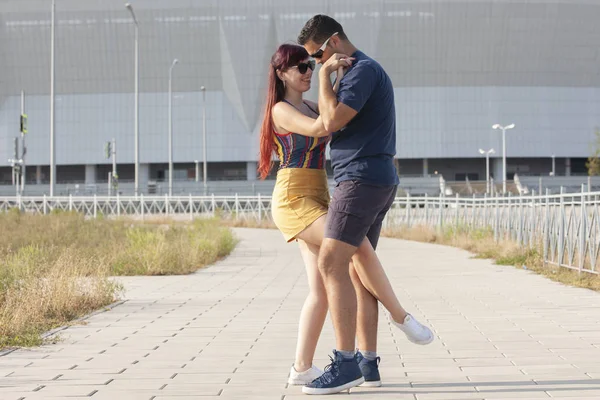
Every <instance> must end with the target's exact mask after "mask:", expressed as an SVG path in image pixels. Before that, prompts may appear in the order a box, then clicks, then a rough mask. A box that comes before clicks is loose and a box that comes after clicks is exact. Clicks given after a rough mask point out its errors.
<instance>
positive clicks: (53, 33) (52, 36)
mask: <svg viewBox="0 0 600 400" xmlns="http://www.w3.org/2000/svg"><path fill="white" fill-rule="evenodd" d="M55 40H56V1H55V0H52V26H51V30H50V197H53V196H54V186H55V184H56V158H55V156H56V151H55V150H56V149H55V137H54V127H55V122H56V121H55V118H54V117H55V104H54V102H55V88H54V83H55V82H54V81H55V56H54V43H55Z"/></svg>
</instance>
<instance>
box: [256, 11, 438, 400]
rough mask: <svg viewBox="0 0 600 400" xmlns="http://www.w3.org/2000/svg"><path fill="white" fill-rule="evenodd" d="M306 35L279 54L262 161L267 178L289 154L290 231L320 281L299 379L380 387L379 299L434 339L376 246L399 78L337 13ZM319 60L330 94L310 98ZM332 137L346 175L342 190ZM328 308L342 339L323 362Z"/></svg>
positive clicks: (281, 219) (285, 187) (415, 337)
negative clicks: (330, 180)
mask: <svg viewBox="0 0 600 400" xmlns="http://www.w3.org/2000/svg"><path fill="white" fill-rule="evenodd" d="M298 43H299V45H293V44H283V45H281V46H280V47H279V48H278V49H277V51H276V52H275V54H274V55H273V57H272V58H271V64H270V67H269V87H268V93H267V99H266V107H265V115H264V121H263V124H262V129H261V134H260V162H259V173H260V175H261V178H263V179H264V178H265V177H266V176H267V175H268V174H269V172H270V171H271V169H272V167H273V163H272V157H273V154H274V153H275V154H276V155H277V156H278V158H279V170H278V171H277V180H276V183H275V189H274V191H273V201H272V216H273V220H274V222H275V224H276V225H277V227H278V228H279V230H280V231H281V233H282V234H283V236H284V237H285V239H286V240H287V241H288V242H291V241H297V242H298V245H299V247H300V253H301V255H302V258H303V260H304V263H305V266H306V273H307V276H308V283H309V288H310V291H309V294H308V296H307V298H306V300H305V302H304V306H303V308H302V311H301V314H300V322H299V328H298V342H297V348H296V359H295V362H294V365H293V366H292V369H291V371H290V376H289V383H290V384H293V385H304V387H303V388H302V391H303V392H304V393H306V394H316V395H318V394H333V393H339V392H341V391H344V390H349V389H350V388H352V387H355V386H359V385H362V386H371V387H377V386H381V378H380V374H379V361H380V358H379V357H378V356H377V324H378V302H381V304H382V305H383V306H384V307H385V308H386V309H387V310H388V312H389V313H390V319H391V321H392V324H393V325H394V326H396V327H397V328H398V329H400V330H401V331H403V332H404V333H405V334H406V336H407V338H408V340H410V341H411V342H413V343H416V344H420V345H425V344H429V343H431V342H432V341H433V339H434V335H433V333H432V331H431V330H430V329H429V328H428V327H426V326H424V325H422V324H421V323H419V321H417V320H416V319H415V318H414V317H413V316H412V315H410V314H409V313H407V312H406V311H405V310H404V308H403V307H402V305H401V304H400V302H399V301H398V299H397V297H396V295H395V293H394V290H393V288H392V286H391V284H390V282H389V280H388V278H387V275H386V274H385V271H384V270H383V267H382V265H381V263H380V261H379V259H378V258H377V255H376V253H375V249H376V248H377V242H378V239H379V235H380V232H381V227H382V222H383V219H384V217H385V215H386V213H387V212H388V210H389V209H390V207H391V205H392V203H393V201H394V198H395V196H396V188H397V185H398V183H399V182H398V175H397V172H396V168H395V165H394V155H395V154H396V123H395V119H396V115H395V108H394V89H393V86H392V82H391V80H390V78H389V77H388V75H387V73H386V72H385V71H384V69H383V68H382V67H381V66H380V65H379V64H378V63H377V62H376V61H374V60H373V59H371V58H369V57H368V56H367V55H366V54H364V53H363V52H361V51H360V50H358V49H357V48H356V47H355V46H354V45H353V44H352V43H351V42H350V40H349V39H348V37H347V35H346V34H345V33H344V29H343V28H342V26H341V25H340V24H339V23H338V22H337V21H335V20H334V19H333V18H330V17H328V16H326V15H316V16H314V17H313V18H311V19H310V20H309V21H308V22H307V23H306V25H305V26H304V28H303V29H302V31H301V32H300V35H299V36H298ZM315 62H317V63H319V64H322V67H321V69H320V71H319V74H318V75H319V99H318V104H317V103H314V102H311V101H308V100H305V99H304V98H303V95H304V93H305V92H307V91H308V90H309V89H310V86H311V78H312V73H313V71H314V69H315ZM334 75H335V83H332V77H333V76H334ZM327 144H329V146H330V150H331V153H330V154H331V164H332V167H333V173H334V179H335V182H336V186H335V189H334V192H333V196H332V198H331V199H330V198H329V188H328V184H327V175H326V172H325V148H326V146H327ZM328 310H329V311H330V312H331V319H332V321H333V326H334V329H335V338H336V350H334V351H333V357H330V358H331V364H330V365H329V366H327V367H326V368H325V370H324V371H321V370H320V369H318V368H317V367H315V366H314V365H313V357H314V353H315V349H316V346H317V341H318V339H319V336H320V334H321V330H322V328H323V324H324V322H325V318H326V315H327V311H328ZM356 349H358V350H356Z"/></svg>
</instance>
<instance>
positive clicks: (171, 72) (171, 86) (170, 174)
mask: <svg viewBox="0 0 600 400" xmlns="http://www.w3.org/2000/svg"><path fill="white" fill-rule="evenodd" d="M178 62H179V61H178V60H177V59H174V60H173V63H172V64H171V68H169V196H173V68H174V67H175V65H176V64H177V63H178Z"/></svg>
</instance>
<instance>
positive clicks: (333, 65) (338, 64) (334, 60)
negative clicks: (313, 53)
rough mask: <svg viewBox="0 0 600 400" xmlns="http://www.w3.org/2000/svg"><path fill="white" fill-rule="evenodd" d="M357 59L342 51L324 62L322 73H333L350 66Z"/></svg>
mask: <svg viewBox="0 0 600 400" xmlns="http://www.w3.org/2000/svg"><path fill="white" fill-rule="evenodd" d="M354 60H355V59H354V58H353V57H350V56H347V55H345V54H341V53H335V54H334V55H332V56H331V57H329V60H327V61H326V62H325V64H323V66H322V67H321V71H320V73H324V74H327V75H328V76H329V75H331V74H332V73H333V72H335V71H337V70H338V69H340V68H348V67H349V66H351V65H352V62H353V61H354Z"/></svg>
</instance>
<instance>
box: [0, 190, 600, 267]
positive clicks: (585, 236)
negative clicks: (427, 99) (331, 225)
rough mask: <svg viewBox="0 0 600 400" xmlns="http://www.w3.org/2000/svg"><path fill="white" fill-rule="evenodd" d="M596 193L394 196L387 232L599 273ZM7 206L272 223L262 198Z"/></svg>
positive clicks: (4, 203)
mask: <svg viewBox="0 0 600 400" xmlns="http://www.w3.org/2000/svg"><path fill="white" fill-rule="evenodd" d="M599 198H600V192H586V191H585V190H583V189H582V191H581V193H568V194H567V193H561V194H553V195H550V194H546V195H541V196H540V195H531V196H508V197H489V198H488V197H484V198H480V197H479V198H476V197H473V198H465V197H459V196H458V195H457V196H456V197H445V196H437V197H428V196H424V197H411V196H407V197H399V198H397V199H396V201H395V202H394V204H393V206H392V208H391V210H390V212H389V213H388V215H387V217H386V220H385V221H384V224H385V227H387V228H399V229H401V228H409V227H414V226H419V225H422V226H427V227H433V228H437V229H446V228H450V227H455V228H460V229H464V230H467V231H468V232H475V231H477V230H488V231H490V232H493V235H494V238H495V239H496V240H498V241H500V240H508V239H509V240H512V241H515V242H517V243H518V244H520V245H522V246H529V247H532V248H533V247H536V248H539V249H541V250H542V251H543V258H544V261H545V262H546V263H548V264H551V265H556V266H560V267H566V268H571V269H575V270H578V271H585V272H590V273H594V274H598V271H599V270H600V268H598V256H599V252H600V243H599V241H600V216H599V211H598V207H599V205H600V200H599ZM12 208H17V209H20V210H21V211H23V212H28V213H37V214H48V213H50V212H52V211H54V210H61V211H74V212H80V213H83V214H85V215H87V216H90V217H94V218H95V217H98V216H100V215H104V216H125V215H129V216H135V217H138V218H142V219H143V218H145V217H146V216H149V215H164V216H175V215H177V216H189V218H190V219H192V218H194V217H197V216H201V215H215V214H219V215H222V216H223V217H224V218H233V219H238V220H246V221H256V222H259V221H266V220H270V218H271V198H270V197H268V196H260V195H258V196H237V195H235V196H214V195H212V196H191V195H188V196H172V197H169V196H143V195H140V196H137V197H132V196H127V197H125V196H114V197H101V196H90V197H81V196H69V197H52V198H51V197H46V196H43V197H0V212H2V211H8V210H10V209H12Z"/></svg>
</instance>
